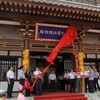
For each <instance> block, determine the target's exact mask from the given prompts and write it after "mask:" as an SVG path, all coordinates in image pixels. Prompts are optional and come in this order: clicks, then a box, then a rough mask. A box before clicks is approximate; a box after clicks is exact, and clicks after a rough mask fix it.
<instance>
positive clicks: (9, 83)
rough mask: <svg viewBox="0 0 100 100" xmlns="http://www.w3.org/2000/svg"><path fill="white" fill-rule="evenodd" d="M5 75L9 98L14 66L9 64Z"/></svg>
mask: <svg viewBox="0 0 100 100" xmlns="http://www.w3.org/2000/svg"><path fill="white" fill-rule="evenodd" d="M6 76H7V82H8V88H7V98H11V97H12V90H13V85H14V67H13V66H9V70H8V72H7V75H6Z"/></svg>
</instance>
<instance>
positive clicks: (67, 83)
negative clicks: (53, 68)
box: [64, 70, 70, 92]
mask: <svg viewBox="0 0 100 100" xmlns="http://www.w3.org/2000/svg"><path fill="white" fill-rule="evenodd" d="M68 74H69V73H68V71H66V70H65V71H64V85H65V91H67V92H69V90H70V80H69V78H68Z"/></svg>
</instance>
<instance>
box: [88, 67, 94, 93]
mask: <svg viewBox="0 0 100 100" xmlns="http://www.w3.org/2000/svg"><path fill="white" fill-rule="evenodd" d="M88 77H89V92H90V93H94V71H93V69H92V67H89V72H88Z"/></svg>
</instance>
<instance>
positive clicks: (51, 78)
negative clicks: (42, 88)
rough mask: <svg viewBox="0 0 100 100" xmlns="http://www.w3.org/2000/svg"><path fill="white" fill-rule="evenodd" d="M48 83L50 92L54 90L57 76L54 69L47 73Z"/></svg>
mask: <svg viewBox="0 0 100 100" xmlns="http://www.w3.org/2000/svg"><path fill="white" fill-rule="evenodd" d="M49 83H50V89H51V92H55V91H56V83H57V78H56V74H55V72H54V70H52V71H51V74H50V75H49Z"/></svg>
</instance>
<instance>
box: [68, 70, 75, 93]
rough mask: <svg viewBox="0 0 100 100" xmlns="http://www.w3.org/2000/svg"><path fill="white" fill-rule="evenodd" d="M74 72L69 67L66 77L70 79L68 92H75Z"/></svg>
mask: <svg viewBox="0 0 100 100" xmlns="http://www.w3.org/2000/svg"><path fill="white" fill-rule="evenodd" d="M75 75H76V74H75V72H74V71H73V69H71V71H70V73H69V75H68V77H69V79H70V92H75Z"/></svg>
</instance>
